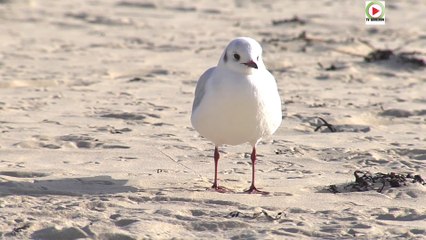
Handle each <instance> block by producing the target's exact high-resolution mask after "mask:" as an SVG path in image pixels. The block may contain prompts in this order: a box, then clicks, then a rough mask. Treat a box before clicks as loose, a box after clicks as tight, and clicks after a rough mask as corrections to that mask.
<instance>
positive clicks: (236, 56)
mask: <svg viewBox="0 0 426 240" xmlns="http://www.w3.org/2000/svg"><path fill="white" fill-rule="evenodd" d="M234 59H235V60H237V61H238V60H240V55H239V54H238V53H234Z"/></svg>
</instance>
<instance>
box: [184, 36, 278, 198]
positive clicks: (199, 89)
mask: <svg viewBox="0 0 426 240" xmlns="http://www.w3.org/2000/svg"><path fill="white" fill-rule="evenodd" d="M281 121H282V112H281V98H280V96H279V94H278V89H277V83H276V81H275V78H274V76H272V74H271V73H270V72H269V71H268V70H267V69H266V67H265V64H264V63H263V60H262V47H261V46H260V44H259V43H258V42H257V41H256V40H254V39H252V38H249V37H239V38H236V39H234V40H232V41H231V42H230V43H229V44H228V46H227V47H226V48H225V50H224V51H223V53H222V56H221V57H220V60H219V63H218V65H217V66H216V67H212V68H209V69H208V70H207V71H205V72H204V73H203V74H202V75H201V77H200V79H199V80H198V82H197V86H196V88H195V97H194V102H193V106H192V114H191V123H192V126H193V127H194V129H195V130H196V131H197V132H198V133H200V135H201V136H203V137H205V138H207V139H208V140H210V141H211V142H213V143H214V145H215V148H214V168H215V169H214V171H215V172H214V182H213V186H212V188H213V189H214V190H216V191H218V192H227V189H226V188H224V187H221V186H219V185H218V181H217V171H218V162H219V157H220V155H219V150H218V148H219V147H220V146H221V145H239V144H244V143H249V144H250V145H251V146H252V152H251V166H252V180H251V186H250V187H249V189H248V190H247V191H245V192H246V193H259V194H267V192H264V191H261V190H258V189H257V188H256V186H255V163H256V145H257V143H258V142H259V141H260V140H261V139H262V138H264V137H267V136H270V135H272V134H273V133H274V132H275V131H276V130H277V129H278V127H279V126H280V124H281Z"/></svg>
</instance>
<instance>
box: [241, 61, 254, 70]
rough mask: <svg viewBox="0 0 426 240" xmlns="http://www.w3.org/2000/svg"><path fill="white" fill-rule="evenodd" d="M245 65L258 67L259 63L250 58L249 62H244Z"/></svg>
mask: <svg viewBox="0 0 426 240" xmlns="http://www.w3.org/2000/svg"><path fill="white" fill-rule="evenodd" d="M243 64H244V65H246V66H247V67H251V68H256V69H257V64H256V63H255V62H253V60H250V61H249V62H246V63H243Z"/></svg>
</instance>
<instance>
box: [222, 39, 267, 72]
mask: <svg viewBox="0 0 426 240" xmlns="http://www.w3.org/2000/svg"><path fill="white" fill-rule="evenodd" d="M219 66H224V67H227V68H228V69H230V70H233V71H236V72H240V73H244V74H252V73H253V72H254V71H256V70H258V69H262V68H265V65H264V64H263V60H262V47H261V46H260V44H259V43H258V42H256V40H254V39H252V38H248V37H239V38H236V39H234V40H232V41H231V42H230V43H229V44H228V46H227V47H226V48H225V51H224V52H223V54H222V57H221V59H220V60H219Z"/></svg>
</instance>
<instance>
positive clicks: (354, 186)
mask: <svg viewBox="0 0 426 240" xmlns="http://www.w3.org/2000/svg"><path fill="white" fill-rule="evenodd" d="M354 176H355V182H352V183H349V184H347V185H344V186H343V190H344V191H347V192H364V191H371V190H376V191H377V192H379V193H381V192H383V190H384V189H385V187H390V188H396V187H402V186H407V185H408V184H409V183H419V184H421V185H426V182H425V180H423V178H422V177H421V176H420V175H412V174H398V173H395V172H391V173H381V172H378V173H374V174H372V173H370V172H368V171H360V170H356V171H355V172H354ZM326 189H327V191H329V192H332V193H340V192H342V191H341V190H339V188H338V187H337V186H336V185H329V186H328V187H327V188H326Z"/></svg>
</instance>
